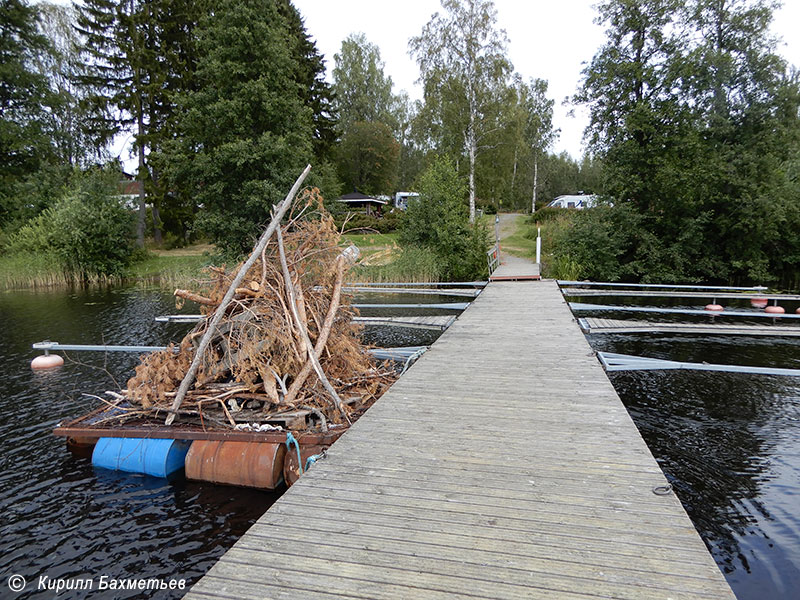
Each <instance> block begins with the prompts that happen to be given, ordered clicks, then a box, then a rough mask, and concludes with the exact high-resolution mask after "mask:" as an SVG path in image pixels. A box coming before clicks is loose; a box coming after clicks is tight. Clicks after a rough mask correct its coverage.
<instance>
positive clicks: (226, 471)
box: [186, 440, 286, 490]
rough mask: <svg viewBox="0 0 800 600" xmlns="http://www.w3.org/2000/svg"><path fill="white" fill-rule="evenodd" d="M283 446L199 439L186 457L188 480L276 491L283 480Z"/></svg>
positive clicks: (284, 451)
mask: <svg viewBox="0 0 800 600" xmlns="http://www.w3.org/2000/svg"><path fill="white" fill-rule="evenodd" d="M284 454H286V448H285V447H284V445H283V444H274V443H272V444H270V443H266V442H230V441H228V442H221V441H216V440H195V441H194V442H192V446H191V448H189V453H188V454H187V455H186V477H187V479H194V480H198V481H211V482H213V483H222V484H226V485H239V486H243V487H253V488H260V489H266V490H273V489H275V488H276V487H278V485H279V484H280V482H281V480H282V479H283V457H284Z"/></svg>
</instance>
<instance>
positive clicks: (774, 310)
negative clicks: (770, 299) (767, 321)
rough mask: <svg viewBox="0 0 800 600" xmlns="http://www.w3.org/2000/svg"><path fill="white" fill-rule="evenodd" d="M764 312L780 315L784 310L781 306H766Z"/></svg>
mask: <svg viewBox="0 0 800 600" xmlns="http://www.w3.org/2000/svg"><path fill="white" fill-rule="evenodd" d="M764 312H768V313H773V314H776V315H782V314H783V313H785V312H786V311H785V310H783V307H782V306H768V307H767V308H765V309H764Z"/></svg>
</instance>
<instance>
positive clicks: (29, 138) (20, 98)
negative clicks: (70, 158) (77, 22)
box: [0, 0, 50, 225]
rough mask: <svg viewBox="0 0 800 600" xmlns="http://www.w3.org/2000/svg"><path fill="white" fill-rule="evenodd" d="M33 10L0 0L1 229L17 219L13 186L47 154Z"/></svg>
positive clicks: (19, 1)
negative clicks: (37, 68) (36, 64)
mask: <svg viewBox="0 0 800 600" xmlns="http://www.w3.org/2000/svg"><path fill="white" fill-rule="evenodd" d="M37 22H38V16H37V13H36V10H35V9H34V8H33V7H31V6H29V5H28V4H27V3H26V2H24V1H23V0H0V225H2V224H5V223H6V222H8V221H9V220H11V219H13V218H15V217H17V216H18V215H17V209H18V205H17V204H18V203H17V199H16V186H17V185H18V184H19V183H20V182H21V181H23V180H24V179H25V178H26V177H28V176H29V175H31V174H32V173H34V172H35V171H36V170H37V169H38V168H39V167H40V166H41V164H42V162H43V161H46V160H47V159H48V157H49V155H50V144H49V140H48V138H47V136H46V134H45V131H44V130H43V128H42V117H43V113H44V111H43V102H42V99H43V98H46V97H47V91H48V90H47V81H46V80H45V78H44V77H43V76H42V75H41V74H40V73H38V72H37V71H36V70H35V68H34V58H35V56H36V55H37V54H38V53H41V52H45V51H46V50H47V40H46V38H44V37H43V36H42V35H41V34H39V32H38V30H37Z"/></svg>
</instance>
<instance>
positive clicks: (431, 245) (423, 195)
mask: <svg viewBox="0 0 800 600" xmlns="http://www.w3.org/2000/svg"><path fill="white" fill-rule="evenodd" d="M415 188H416V189H418V190H419V193H420V196H419V198H418V199H417V200H415V201H414V202H411V203H410V204H409V206H408V209H407V210H406V213H405V215H404V216H403V219H402V221H401V226H400V237H399V241H400V244H401V245H402V246H404V247H405V246H418V247H422V248H427V249H428V250H429V251H431V252H433V253H434V254H436V256H437V257H438V261H439V263H440V264H441V265H442V268H443V271H442V273H441V275H442V277H443V278H445V279H450V280H468V279H475V278H479V277H485V276H486V274H487V271H488V267H487V264H486V250H487V249H488V247H489V232H488V230H487V229H486V227H485V226H484V225H482V224H480V223H479V222H478V223H475V224H474V225H473V224H470V223H469V209H468V207H467V204H466V201H465V199H466V196H467V194H466V186H465V185H464V182H463V181H462V180H461V179H460V178H459V176H458V173H457V172H456V169H455V167H454V165H453V163H452V161H450V159H449V158H447V157H440V158H438V159H437V160H436V161H435V162H434V163H433V164H432V165H431V166H430V167H428V169H427V170H426V171H425V172H423V173H422V175H420V178H419V182H418V184H417V185H416V186H415Z"/></svg>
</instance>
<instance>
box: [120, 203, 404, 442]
mask: <svg viewBox="0 0 800 600" xmlns="http://www.w3.org/2000/svg"><path fill="white" fill-rule="evenodd" d="M301 200H304V202H302V210H301V211H300V215H298V216H297V217H295V218H292V217H290V218H289V223H288V224H287V225H284V226H282V227H279V228H278V230H277V232H276V233H277V236H276V237H277V239H276V238H275V237H274V238H272V239H271V240H270V242H269V244H268V245H267V246H266V248H265V249H264V251H263V252H261V255H260V258H259V259H258V260H257V261H256V262H255V263H254V264H253V266H252V267H251V268H250V269H249V271H248V272H247V273H246V274H245V275H244V278H243V280H242V283H241V284H240V286H239V287H237V288H236V290H235V296H234V297H233V301H232V302H231V303H230V304H229V305H228V306H227V307H226V308H225V309H224V310H225V314H224V316H223V317H222V320H221V321H220V322H219V325H218V326H217V327H216V328H215V330H214V331H213V334H212V336H211V337H210V343H209V345H208V346H207V348H206V350H205V352H204V353H203V355H202V358H201V360H200V363H199V368H198V370H197V375H196V380H195V383H194V386H193V387H191V388H190V389H189V391H188V393H187V394H186V398H185V399H184V400H183V402H182V403H180V407H179V408H178V409H177V410H174V411H173V409H172V407H171V405H172V404H173V402H174V399H175V397H176V390H177V389H178V386H179V384H180V383H181V381H182V380H183V378H184V377H185V376H186V373H187V371H188V370H189V366H190V363H191V362H192V359H193V357H194V355H195V353H196V351H197V349H198V346H199V342H200V339H201V338H202V337H203V336H204V334H205V333H206V331H207V329H208V328H209V324H210V322H211V317H212V316H213V314H214V312H215V311H216V310H218V307H219V305H220V303H221V302H222V299H223V296H224V295H225V293H226V292H227V291H228V288H229V287H230V285H231V282H232V281H233V279H234V277H235V275H236V274H237V273H238V271H239V270H240V269H241V268H242V266H243V265H242V264H240V265H238V267H237V268H236V269H235V270H234V271H232V272H226V271H225V269H224V268H214V267H211V268H209V272H210V274H211V275H212V280H211V281H210V283H209V286H208V289H207V290H205V291H204V292H203V293H194V292H191V291H188V290H176V291H175V295H176V296H177V297H178V298H179V299H180V300H183V299H189V300H192V301H195V302H198V303H200V304H201V305H202V306H203V310H204V312H205V316H206V318H205V319H204V320H203V321H201V322H200V323H198V325H197V326H196V327H195V328H194V329H193V330H192V331H191V332H190V333H189V334H188V335H186V337H184V339H183V340H182V341H181V343H180V345H179V347H178V348H177V351H176V349H175V348H169V349H167V350H164V351H161V352H154V353H152V354H150V355H148V356H146V357H144V358H143V360H142V362H141V364H140V365H139V366H138V367H137V368H136V373H135V375H134V377H133V378H131V379H130V380H129V381H128V386H127V390H126V396H127V398H128V400H129V401H130V402H131V403H132V404H134V405H136V409H137V411H138V412H139V413H142V412H147V413H149V414H157V413H159V412H162V413H165V414H166V413H167V412H170V411H172V412H174V413H177V414H178V415H180V416H181V417H182V418H183V419H184V420H186V417H188V418H190V419H194V420H198V419H199V420H200V422H201V424H203V426H206V425H207V424H209V423H210V424H213V425H217V426H219V425H222V426H233V427H237V426H238V427H239V428H241V427H242V425H240V424H245V423H246V424H250V425H245V427H252V426H256V427H258V426H259V425H261V424H268V423H283V425H284V426H286V427H289V428H292V429H304V428H310V427H315V428H316V427H318V428H321V429H323V430H326V429H327V425H328V423H331V422H332V423H343V422H344V423H349V422H350V421H351V420H352V419H353V418H354V417H355V416H357V415H358V414H360V413H361V412H363V411H364V410H365V409H366V408H368V407H369V405H371V404H372V402H374V401H375V400H376V399H377V398H378V397H379V396H380V395H381V394H382V393H383V392H384V390H385V389H386V388H387V387H388V386H389V385H391V383H392V382H393V381H394V378H395V372H394V370H393V369H392V368H391V367H387V366H385V365H381V364H378V363H376V362H375V360H374V359H373V358H372V356H371V354H370V353H369V351H368V349H367V348H366V347H365V346H364V345H363V343H362V342H361V339H360V326H358V325H356V324H354V323H353V322H352V317H353V316H354V309H353V308H352V307H351V306H350V303H349V299H348V297H347V296H346V295H343V294H342V282H343V280H344V276H345V273H346V271H347V270H348V268H349V266H350V262H349V261H348V251H347V250H345V252H342V249H341V247H340V246H339V242H340V235H339V232H338V231H337V229H336V227H335V225H334V223H333V219H332V218H331V217H330V216H329V215H328V214H327V213H326V212H325V211H324V209H323V208H322V204H321V201H320V199H319V198H318V196H316V195H315V194H314V193H313V192H308V193H306V194H305V197H304V198H302V199H301ZM313 204H317V205H318V210H319V213H320V214H319V218H308V216H309V215H308V214H307V211H308V210H309V208H311V207H312V206H313Z"/></svg>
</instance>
